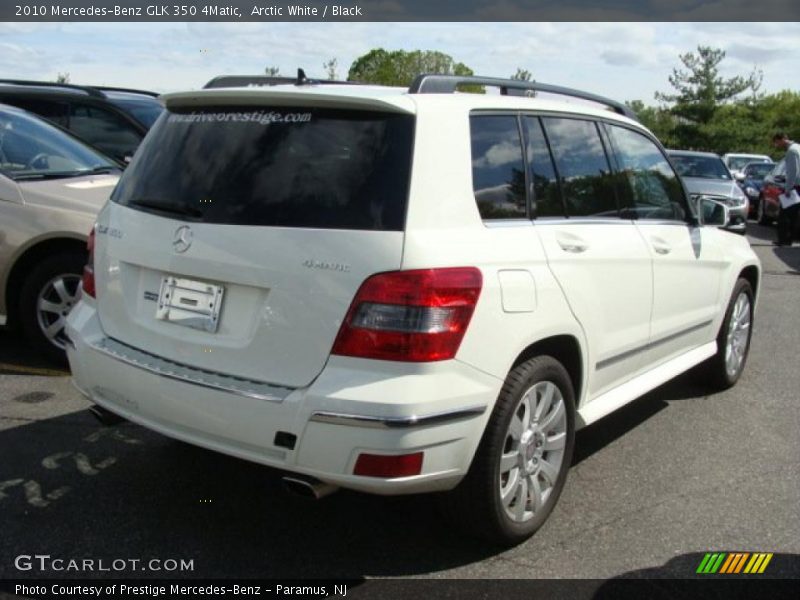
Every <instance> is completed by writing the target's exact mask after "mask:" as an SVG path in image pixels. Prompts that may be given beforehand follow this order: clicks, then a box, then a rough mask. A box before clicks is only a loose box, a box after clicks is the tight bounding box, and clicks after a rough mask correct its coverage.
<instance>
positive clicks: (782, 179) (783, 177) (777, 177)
mask: <svg viewBox="0 0 800 600" xmlns="http://www.w3.org/2000/svg"><path fill="white" fill-rule="evenodd" d="M775 183H786V175H775Z"/></svg>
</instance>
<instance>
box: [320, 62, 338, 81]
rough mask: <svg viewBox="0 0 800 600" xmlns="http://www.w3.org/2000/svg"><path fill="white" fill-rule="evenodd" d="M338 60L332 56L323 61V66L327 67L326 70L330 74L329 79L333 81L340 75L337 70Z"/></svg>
mask: <svg viewBox="0 0 800 600" xmlns="http://www.w3.org/2000/svg"><path fill="white" fill-rule="evenodd" d="M338 62H339V61H337V60H336V59H335V58H332V59H330V60H328V61H326V62H324V63H322V68H323V69H325V72H326V73H327V74H328V79H329V80H331V81H333V80H334V79H336V78H337V77H338V76H339V74H338V73H337V72H336V67H337V64H338Z"/></svg>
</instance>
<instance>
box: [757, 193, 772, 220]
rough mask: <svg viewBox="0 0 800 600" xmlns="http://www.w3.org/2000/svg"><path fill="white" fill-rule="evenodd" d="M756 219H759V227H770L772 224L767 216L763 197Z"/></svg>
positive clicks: (759, 202) (760, 200)
mask: <svg viewBox="0 0 800 600" xmlns="http://www.w3.org/2000/svg"><path fill="white" fill-rule="evenodd" d="M756 219H758V224H759V225H769V224H770V223H771V222H772V219H770V218H769V217H768V216H767V211H766V210H765V208H764V198H763V197H761V198H759V199H758V209H757V210H756Z"/></svg>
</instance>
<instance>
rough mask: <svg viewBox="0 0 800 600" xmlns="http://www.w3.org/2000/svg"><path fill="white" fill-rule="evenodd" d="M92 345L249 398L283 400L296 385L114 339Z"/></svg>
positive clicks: (152, 370) (167, 374)
mask: <svg viewBox="0 0 800 600" xmlns="http://www.w3.org/2000/svg"><path fill="white" fill-rule="evenodd" d="M89 346H90V347H91V348H92V349H94V350H97V351H98V352H101V353H102V354H105V355H106V356H110V357H111V358H114V359H116V360H118V361H120V362H124V363H125V364H128V365H131V366H132V367H136V368H138V369H142V370H143V371H148V372H150V373H155V374H156V375H160V376H162V377H166V378H168V379H174V380H176V381H182V382H183V383H189V384H192V385H198V386H200V387H204V388H209V389H213V390H219V391H221V392H227V393H230V394H236V395H238V396H245V397H246V398H254V399H256V400H266V401H268V402H283V400H284V399H285V398H286V397H287V396H288V395H289V394H291V393H292V392H293V391H294V389H293V388H286V387H281V386H276V385H271V384H269V383H264V382H263V381H253V380H251V379H243V378H239V377H233V376H231V375H225V374H223V373H216V372H214V371H205V370H203V369H198V368H196V367H190V366H189V365H184V364H181V363H177V362H174V361H171V360H168V359H166V358H161V357H160V356H156V355H155V354H150V353H149V352H145V351H143V350H139V349H137V348H133V347H132V346H128V345H127V344H123V343H122V342H118V341H117V340H115V339H113V338H103V339H101V340H100V341H98V342H93V343H90V344H89Z"/></svg>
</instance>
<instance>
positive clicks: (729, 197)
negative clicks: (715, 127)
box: [667, 150, 748, 234]
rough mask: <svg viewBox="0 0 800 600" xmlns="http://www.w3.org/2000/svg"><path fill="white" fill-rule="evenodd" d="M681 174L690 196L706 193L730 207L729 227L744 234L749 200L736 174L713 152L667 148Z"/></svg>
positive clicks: (705, 194)
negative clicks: (735, 176) (735, 177)
mask: <svg viewBox="0 0 800 600" xmlns="http://www.w3.org/2000/svg"><path fill="white" fill-rule="evenodd" d="M667 154H669V157H670V159H671V160H672V164H673V165H674V166H675V170H676V171H677V172H678V175H680V176H681V179H683V183H684V184H685V185H686V189H687V190H688V192H689V194H690V196H691V197H692V198H693V199H697V198H699V197H700V196H705V197H707V198H711V199H712V200H716V201H718V202H722V203H723V204H726V205H727V206H728V208H729V209H730V221H729V222H728V225H727V226H726V227H725V228H726V229H728V230H729V231H733V232H736V233H741V234H744V233H745V231H746V229H747V211H748V202H747V196H745V194H744V192H743V191H742V189H741V187H739V185H738V184H737V183H736V180H735V179H734V177H733V175H731V172H730V171H729V170H728V167H726V166H725V163H724V162H722V159H721V158H720V157H719V156H718V155H716V154H714V153H713V152H694V151H690V150H667Z"/></svg>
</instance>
